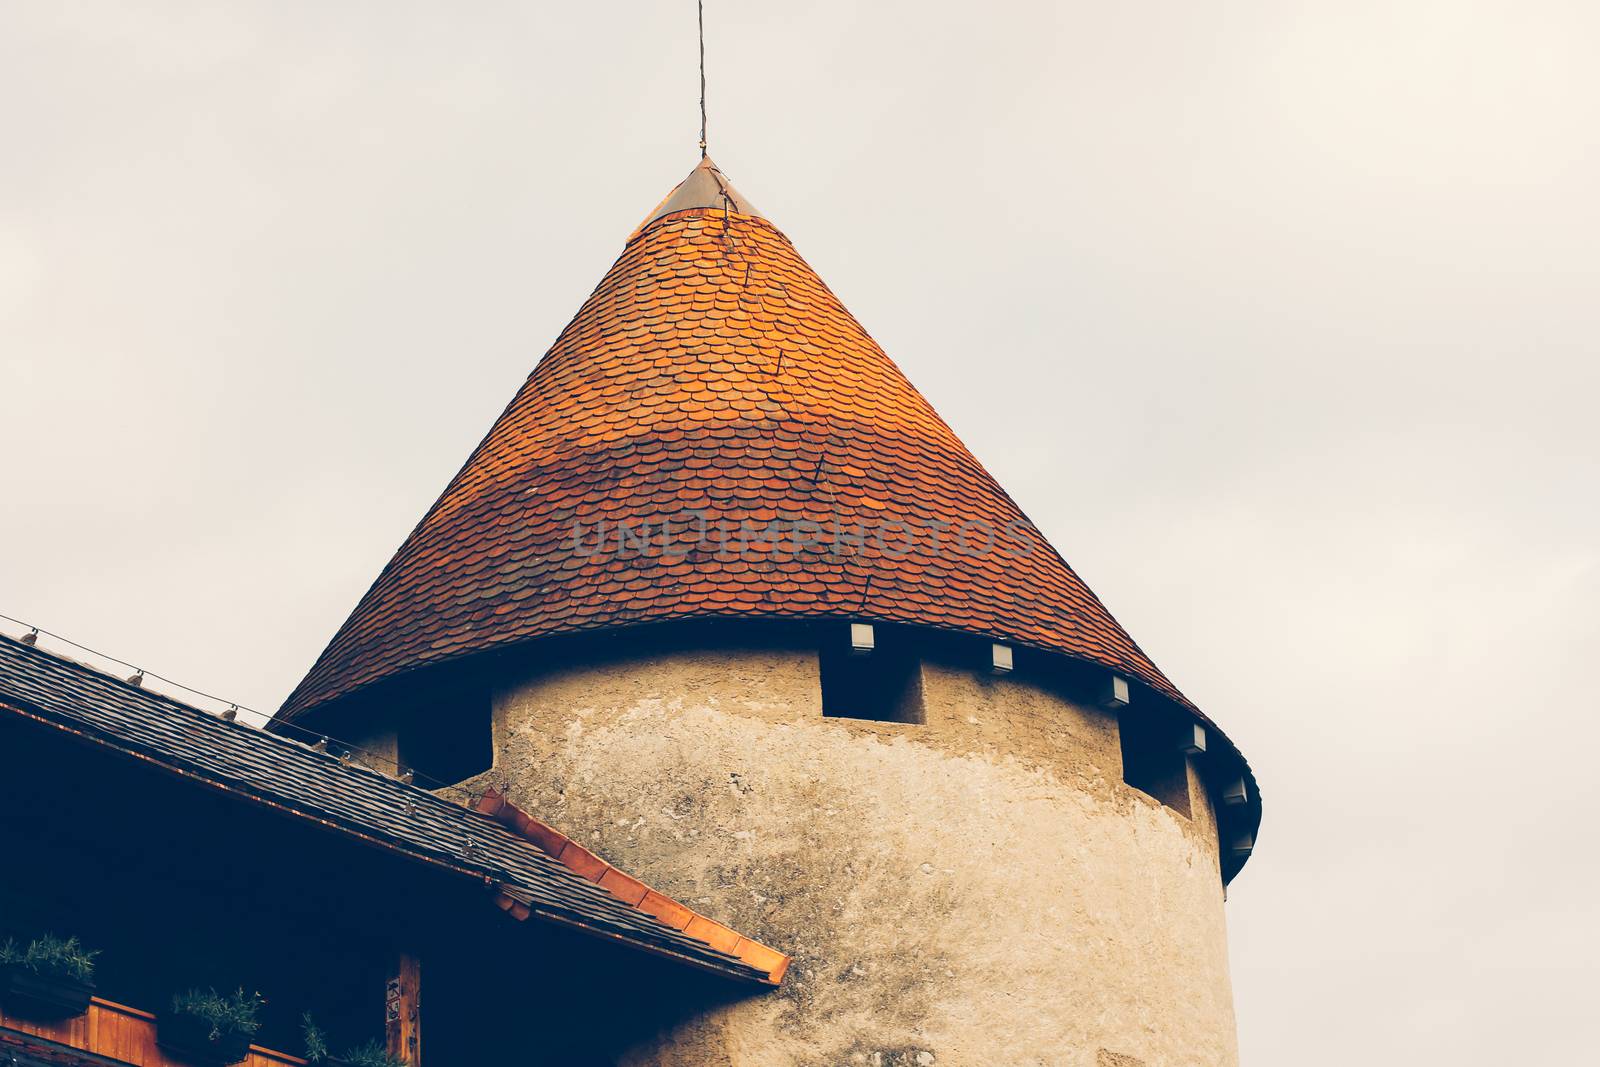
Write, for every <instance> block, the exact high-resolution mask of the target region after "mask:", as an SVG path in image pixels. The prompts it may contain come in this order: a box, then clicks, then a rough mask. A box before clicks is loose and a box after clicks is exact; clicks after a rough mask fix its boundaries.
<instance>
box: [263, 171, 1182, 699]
mask: <svg viewBox="0 0 1600 1067" xmlns="http://www.w3.org/2000/svg"><path fill="white" fill-rule="evenodd" d="M774 523H776V524H777V525H776V526H774V525H773V524H774ZM710 617H724V618H726V617H749V618H755V617H761V618H789V619H793V618H822V617H836V618H849V619H855V620H877V621H883V622H894V623H903V624H913V625H921V626H927V627H935V628H939V629H943V630H952V631H965V632H970V633H974V634H979V635H985V636H990V637H993V638H998V639H1005V640H1010V641H1014V642H1018V643H1021V644H1025V645H1031V646H1035V647H1038V648H1042V649H1047V650H1051V651H1054V652H1058V653H1061V654H1064V655H1066V656H1070V657H1075V658H1077V659H1080V660H1085V661H1088V662H1091V663H1095V664H1100V665H1103V666H1105V667H1107V668H1109V669H1111V670H1113V671H1117V672H1119V673H1122V674H1126V675H1129V676H1132V677H1134V678H1137V679H1140V680H1142V681H1143V682H1144V683H1145V684H1147V685H1148V686H1149V687H1151V688H1152V689H1154V690H1156V691H1158V692H1160V693H1163V694H1165V695H1166V696H1168V697H1170V698H1172V699H1174V700H1176V701H1178V702H1179V703H1182V704H1185V705H1187V701H1185V700H1184V698H1183V697H1182V695H1181V694H1180V693H1179V692H1178V690H1177V689H1176V688H1175V687H1174V686H1173V685H1172V684H1171V683H1170V682H1169V681H1168V680H1167V679H1166V678H1165V677H1164V676H1163V675H1162V673H1161V672H1160V671H1159V670H1158V669H1157V668H1156V666H1155V664H1154V663H1152V662H1151V661H1150V659H1149V657H1147V656H1146V655H1145V654H1144V653H1143V652H1142V651H1141V650H1140V649H1139V647H1138V645H1136V644H1135V643H1134V642H1133V640H1132V638H1130V637H1129V636H1128V634H1127V633H1126V632H1125V631H1124V630H1123V628H1122V627H1121V626H1120V625H1118V623H1117V621H1116V620H1115V619H1114V618H1112V616H1111V614H1110V613H1109V612H1108V611H1107V610H1106V609H1105V607H1104V606H1103V605H1102V604H1101V603H1100V601H1099V600H1098V599H1097V598H1096V597H1095V595H1094V594H1093V593H1092V592H1090V590H1089V588H1088V587H1087V586H1086V585H1085V584H1084V583H1083V581H1082V580H1080V579H1079V577H1078V576H1077V575H1076V574H1075V573H1074V572H1073V570H1072V568H1071V567H1069V566H1068V565H1067V564H1066V562H1065V561H1064V560H1063V559H1062V558H1061V557H1060V556H1059V555H1058V554H1057V553H1056V552H1055V551H1054V549H1052V548H1051V547H1050V546H1049V544H1048V543H1047V542H1046V541H1045V539H1044V537H1043V535H1041V534H1040V533H1039V531H1038V530H1037V529H1036V528H1035V527H1034V525H1033V523H1032V522H1030V521H1029V520H1028V518H1027V517H1026V516H1025V515H1024V514H1023V513H1022V511H1021V509H1019V508H1018V507H1017V505H1016V504H1015V503H1014V502H1013V501H1012V500H1011V498H1010V497H1009V496H1008V495H1006V493H1005V491H1004V490H1003V489H1001V487H1000V486H999V484H997V483H996V482H995V480H994V479H993V478H992V477H991V476H990V475H989V473H988V472H987V471H985V470H984V468H983V466H982V465H981V464H980V463H979V462H978V461H977V460H976V459H975V458H974V457H973V455H972V453H971V452H969V451H968V450H967V448H966V446H964V445H963V444H962V443H961V441H960V440H959V439H957V437H956V435H955V434H954V433H953V432H951V430H950V427H949V426H947V425H945V423H944V421H943V420H942V419H940V417H939V416H938V414H937V413H936V412H935V411H934V410H933V408H932V407H931V406H930V405H929V404H928V402H927V400H925V399H924V398H923V397H922V395H921V394H920V393H918V392H917V390H916V389H915V388H914V387H913V386H912V385H911V383H910V381H908V380H907V379H906V376H905V375H904V374H902V373H901V371H900V369H899V368H898V367H897V366H895V364H894V363H893V362H892V361H891V360H890V359H889V357H888V356H887V355H886V354H885V353H884V351H883V350H882V349H881V348H879V347H878V345H877V343H876V342H874V341H873V340H872V338H871V337H870V336H868V334H867V332H866V330H864V329H863V328H862V327H861V324H860V323H858V322H857V321H856V320H855V318H854V317H853V316H851V314H850V312H849V311H847V310H846V309H845V307H844V305H843V304H841V303H840V302H839V300H838V298H837V297H835V296H834V294H833V293H832V292H831V291H830V290H829V289H828V287H827V286H826V285H825V284H823V282H822V280H821V279H820V278H819V277H818V276H817V274H816V272H815V271H813V270H812V269H811V267H810V266H808V265H807V264H806V262H805V260H803V259H802V258H801V257H800V255H799V253H798V252H796V251H795V249H794V246H793V245H792V244H790V242H789V240H788V239H787V238H786V237H785V236H784V235H783V234H782V233H780V232H779V231H778V230H777V229H776V228H775V227H774V226H773V225H772V224H771V223H769V222H767V221H766V220H765V219H764V218H762V217H761V216H759V215H757V214H756V213H755V211H754V209H753V208H752V207H751V206H750V205H749V203H748V202H747V201H745V200H744V199H743V198H742V197H740V196H739V195H738V193H737V192H735V191H734V190H733V189H732V186H731V185H729V184H728V183H727V180H726V179H725V178H724V177H723V176H722V175H721V173H720V171H718V170H717V168H716V167H715V165H714V164H712V163H711V161H710V160H705V161H703V162H702V163H701V164H700V165H699V166H697V167H696V168H695V169H694V171H693V172H692V173H691V174H690V176H689V177H688V178H687V179H686V180H685V181H684V182H682V183H681V184H680V185H679V186H678V187H677V188H676V189H674V191H673V192H672V193H671V194H670V195H669V196H668V197H667V198H666V200H664V201H663V202H662V204H661V205H660V207H658V208H657V210H656V211H655V212H653V213H652V214H651V215H650V216H649V217H647V219H646V220H645V222H644V223H643V224H642V225H641V226H640V228H639V229H638V230H637V231H636V232H635V233H634V235H633V236H632V237H631V238H630V240H629V241H628V243H627V245H626V247H625V248H624V249H623V251H622V255H621V257H620V258H619V259H618V260H617V262H616V263H615V265H613V266H612V268H611V270H610V271H609V272H608V273H607V274H606V276H605V278H604V279H602V280H601V282H600V285H599V287H598V288H596V289H595V291H594V293H593V294H592V295H591V296H590V297H589V299H588V300H587V301H586V302H585V303H584V304H583V306H582V307H581V308H580V309H579V310H578V313H577V315H576V316H575V317H574V318H573V320H572V322H571V323H570V324H569V325H568V326H567V327H566V329H565V330H563V331H562V333H561V335H560V337H558V338H557V339H556V342H555V344H554V346H552V347H551V349H550V351H549V352H548V353H547V354H546V356H545V357H544V359H542V360H541V361H540V362H539V364H538V365H537V366H536V367H535V368H534V370H533V373H532V374H531V375H530V376H529V378H528V380H527V382H526V384H524V385H523V387H522V389H521V391H520V392H518V394H517V396H516V398H515V399H514V400H513V401H512V402H511V405H510V406H509V407H508V408H507V409H506V411H505V413H504V414H502V415H501V416H500V419H499V420H498V421H497V422H496V423H495V424H494V427H493V428H492V429H491V430H490V431H489V434H488V436H487V437H486V438H485V439H484V441H483V442H482V444H480V445H479V446H478V448H477V450H476V451H474V452H473V453H472V455H471V457H470V458H469V459H468V460H467V463H466V465H465V466H464V467H463V468H462V469H461V471H460V473H459V474H457V475H456V476H455V478H454V479H453V480H452V481H451V482H450V484H449V486H448V487H447V488H446V489H445V491H444V494H443V496H441V497H440V498H439V500H438V502H437V503H436V504H434V506H433V508H432V509H431V510H430V511H429V512H428V513H427V515H425V516H424V517H423V519H422V521H421V522H420V523H419V524H418V525H417V527H416V529H414V530H413V531H412V532H411V535H410V536H409V537H408V538H407V539H406V541H405V543H404V544H403V545H401V547H400V550H399V551H398V552H397V553H396V554H395V556H394V558H393V559H392V560H391V561H390V562H389V564H388V566H387V567H385V568H384V569H383V572H382V573H381V574H379V576H378V579H377V581H376V582H374V583H373V585H372V587H371V589H369V590H368V591H367V593H366V595H365V596H364V597H362V599H361V601H360V603H359V604H357V605H356V609H355V611H354V612H353V613H352V614H351V616H350V618H349V619H348V620H347V621H346V622H345V624H344V625H343V626H342V627H341V628H340V629H339V631H338V633H337V634H336V635H335V636H334V638H333V640H332V642H331V643H330V644H329V645H328V647H327V649H326V650H325V651H324V652H323V653H322V656H321V657H320V658H319V659H318V660H317V662H316V664H315V666H313V667H312V669H311V672H310V673H309V674H308V675H307V676H306V677H305V679H304V680H303V681H302V682H301V683H300V685H299V686H298V687H297V688H296V689H295V691H294V692H293V693H292V694H291V695H290V697H289V699H288V700H287V701H286V702H285V704H284V706H283V709H282V711H281V712H280V718H284V717H292V716H294V715H297V714H299V713H302V712H304V711H306V710H307V709H310V708H313V707H316V706H318V705H322V704H325V703H327V702H329V701H333V700H336V699H338V698H340V697H343V696H346V695H348V694H351V693H354V692H356V691H358V690H361V689H363V688H365V687H367V686H370V685H372V684H374V683H376V682H379V681H381V680H384V679H388V678H392V677H394V676H396V675H400V674H403V673H406V672H410V671H414V670H417V669H419V668H423V667H427V666H430V665H434V664H439V663H443V662H446V661H449V660H454V659H458V658H461V657H465V656H469V655H472V654H475V653H480V652H486V651H489V650H493V649H503V648H506V647H508V646H511V645H514V644H518V643H521V642H527V641H530V640H532V639H536V638H540V637H544V636H547V635H553V634H562V633H570V632H575V631H581V630H594V629H598V628H607V627H622V626H628V625H634V624H639V623H647V622H659V621H665V620H672V619H699V618H710Z"/></svg>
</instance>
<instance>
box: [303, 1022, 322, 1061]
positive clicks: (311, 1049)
mask: <svg viewBox="0 0 1600 1067" xmlns="http://www.w3.org/2000/svg"><path fill="white" fill-rule="evenodd" d="M300 1032H301V1034H303V1035H304V1036H305V1042H306V1059H307V1060H309V1061H311V1062H312V1063H321V1062H322V1061H323V1060H326V1059H327V1058H328V1035H327V1034H325V1033H323V1032H322V1028H321V1027H319V1026H318V1025H317V1024H316V1023H315V1022H314V1021H312V1018H311V1013H310V1012H309V1011H308V1012H306V1013H305V1014H304V1015H302V1016H300Z"/></svg>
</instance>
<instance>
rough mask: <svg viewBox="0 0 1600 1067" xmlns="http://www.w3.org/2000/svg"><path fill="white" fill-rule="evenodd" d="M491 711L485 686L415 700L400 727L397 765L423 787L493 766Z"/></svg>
mask: <svg viewBox="0 0 1600 1067" xmlns="http://www.w3.org/2000/svg"><path fill="white" fill-rule="evenodd" d="M493 716H494V709H493V706H492V705H491V703H490V700H489V694H488V693H487V692H479V693H472V694H470V695H458V696H452V697H450V698H448V699H440V700H434V701H429V702H427V703H424V704H422V705H420V706H418V707H417V708H416V709H415V710H414V711H413V712H412V713H411V715H410V716H409V717H408V719H407V721H406V722H405V723H404V724H403V725H402V726H401V728H400V736H399V738H398V741H399V757H400V765H401V766H402V767H405V768H408V769H410V770H414V771H416V772H417V784H418V785H420V786H422V787H423V788H425V789H437V788H439V786H440V785H454V784H455V783H457V782H463V781H466V780H467V779H468V778H471V777H473V776H474V775H479V774H482V773H483V772H484V771H486V770H488V769H489V768H491V767H493V766H494V730H493Z"/></svg>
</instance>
